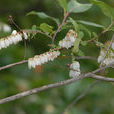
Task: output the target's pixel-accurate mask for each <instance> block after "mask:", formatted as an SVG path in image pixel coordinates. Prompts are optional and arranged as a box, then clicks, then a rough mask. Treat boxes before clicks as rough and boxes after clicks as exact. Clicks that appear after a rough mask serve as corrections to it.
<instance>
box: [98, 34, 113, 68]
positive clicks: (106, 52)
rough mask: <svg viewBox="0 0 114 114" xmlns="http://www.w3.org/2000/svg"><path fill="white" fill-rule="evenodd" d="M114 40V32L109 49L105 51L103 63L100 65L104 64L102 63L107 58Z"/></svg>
mask: <svg viewBox="0 0 114 114" xmlns="http://www.w3.org/2000/svg"><path fill="white" fill-rule="evenodd" d="M113 41H114V34H113V36H112V39H111V41H110V44H109V46H108V48H107V50H106V51H105V55H104V58H103V59H102V61H101V65H100V66H102V63H103V61H104V60H105V58H106V56H107V54H108V51H109V49H110V47H111V45H112V43H113Z"/></svg>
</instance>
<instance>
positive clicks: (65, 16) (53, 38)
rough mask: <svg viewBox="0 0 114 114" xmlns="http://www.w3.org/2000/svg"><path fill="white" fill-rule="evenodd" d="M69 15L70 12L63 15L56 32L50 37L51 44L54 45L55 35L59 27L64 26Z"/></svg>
mask: <svg viewBox="0 0 114 114" xmlns="http://www.w3.org/2000/svg"><path fill="white" fill-rule="evenodd" d="M69 14H70V12H66V13H65V15H64V18H63V21H62V23H61V24H60V25H59V26H58V29H57V31H56V32H55V33H54V35H53V37H52V44H53V43H54V40H55V37H56V35H57V33H58V32H59V31H60V30H61V27H62V26H63V25H64V24H65V21H66V18H67V17H68V15H69Z"/></svg>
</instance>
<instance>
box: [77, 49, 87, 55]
mask: <svg viewBox="0 0 114 114" xmlns="http://www.w3.org/2000/svg"><path fill="white" fill-rule="evenodd" d="M77 55H78V56H85V54H84V52H83V51H82V50H79V51H78V53H77Z"/></svg>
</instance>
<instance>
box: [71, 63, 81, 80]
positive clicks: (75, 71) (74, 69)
mask: <svg viewBox="0 0 114 114" xmlns="http://www.w3.org/2000/svg"><path fill="white" fill-rule="evenodd" d="M79 75H80V63H79V62H78V61H74V62H73V63H72V64H71V65H70V72H69V76H70V77H71V78H74V77H79Z"/></svg>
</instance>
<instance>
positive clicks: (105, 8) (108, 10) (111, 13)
mask: <svg viewBox="0 0 114 114" xmlns="http://www.w3.org/2000/svg"><path fill="white" fill-rule="evenodd" d="M90 2H91V3H93V4H95V5H98V6H99V7H100V8H101V10H102V12H103V13H104V15H106V16H108V17H110V18H113V19H114V8H112V7H110V6H109V5H107V4H106V3H104V2H102V1H96V0H90Z"/></svg>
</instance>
